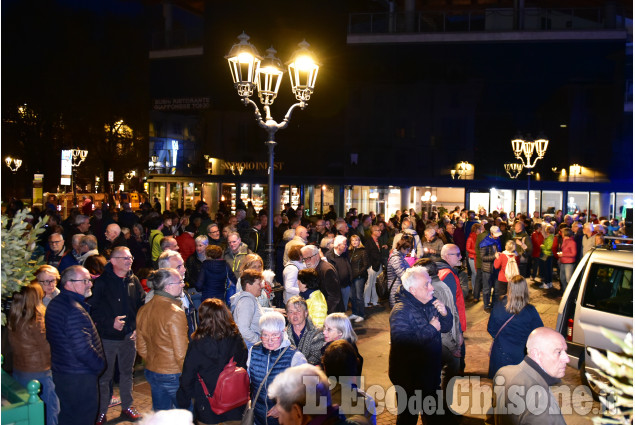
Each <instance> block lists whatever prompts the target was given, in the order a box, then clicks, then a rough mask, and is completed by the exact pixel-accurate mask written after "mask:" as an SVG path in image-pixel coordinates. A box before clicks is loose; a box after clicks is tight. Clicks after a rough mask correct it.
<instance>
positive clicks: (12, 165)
mask: <svg viewBox="0 0 635 425" xmlns="http://www.w3.org/2000/svg"><path fill="white" fill-rule="evenodd" d="M4 163H5V164H7V167H9V170H11V172H12V173H16V172H17V171H18V168H20V166H21V165H22V160H21V159H18V158H11V157H10V156H8V157H6V158H5V159H4Z"/></svg>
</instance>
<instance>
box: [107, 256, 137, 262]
mask: <svg viewBox="0 0 635 425" xmlns="http://www.w3.org/2000/svg"><path fill="white" fill-rule="evenodd" d="M113 258H119V259H121V260H124V261H134V257H133V256H132V255H131V256H130V257H111V259H113Z"/></svg>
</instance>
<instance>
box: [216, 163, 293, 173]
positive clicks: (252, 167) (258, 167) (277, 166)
mask: <svg viewBox="0 0 635 425" xmlns="http://www.w3.org/2000/svg"><path fill="white" fill-rule="evenodd" d="M282 165H283V162H274V163H273V170H274V171H280V170H282ZM222 167H223V169H224V170H228V171H236V170H242V171H267V169H268V168H269V163H268V162H227V161H225V162H223V165H222Z"/></svg>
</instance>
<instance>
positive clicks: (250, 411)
mask: <svg viewBox="0 0 635 425" xmlns="http://www.w3.org/2000/svg"><path fill="white" fill-rule="evenodd" d="M288 348H289V345H287V346H286V347H284V350H283V351H282V353H280V355H279V356H278V358H277V359H276V361H275V362H273V366H271V369H269V371H267V374H266V375H265V377H264V379H263V380H262V382H261V383H260V386H259V387H258V391H256V397H254V399H253V400H249V402H247V407H246V408H245V412H244V413H243V418H242V419H241V421H240V425H254V407H255V406H256V403H258V396H259V395H260V390H262V386H263V385H264V384H265V382H267V378H268V377H269V374H270V373H271V371H272V370H273V368H274V367H275V366H276V363H278V360H280V358H281V357H282V355H283V354H284V353H285V352H286V351H287V349H288Z"/></svg>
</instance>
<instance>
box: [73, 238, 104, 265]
mask: <svg viewBox="0 0 635 425" xmlns="http://www.w3.org/2000/svg"><path fill="white" fill-rule="evenodd" d="M97 245H98V242H97V238H96V237H94V236H93V235H86V236H84V237H82V240H81V242H80V243H79V252H80V253H81V255H80V257H79V260H78V262H79V264H80V265H82V266H83V265H84V262H85V261H86V259H87V258H88V257H90V256H92V255H99V251H98V250H97Z"/></svg>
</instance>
